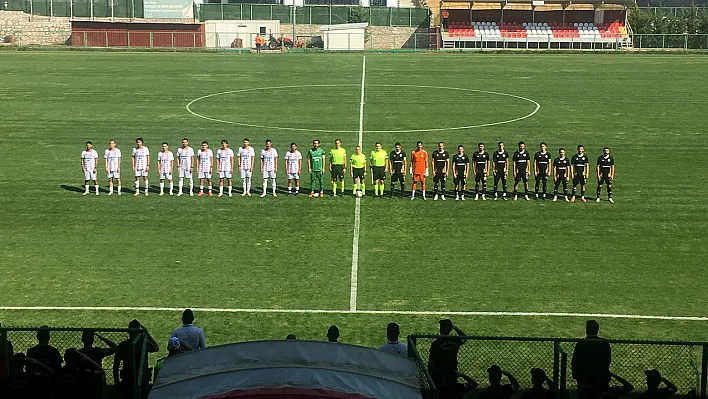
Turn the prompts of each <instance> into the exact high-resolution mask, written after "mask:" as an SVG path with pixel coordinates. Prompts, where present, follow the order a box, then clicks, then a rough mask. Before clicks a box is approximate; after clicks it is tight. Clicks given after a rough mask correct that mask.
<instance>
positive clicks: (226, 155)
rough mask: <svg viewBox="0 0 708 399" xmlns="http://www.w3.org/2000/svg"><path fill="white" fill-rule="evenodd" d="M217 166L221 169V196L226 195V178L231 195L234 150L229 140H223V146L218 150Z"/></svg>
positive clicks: (230, 195)
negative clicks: (230, 146)
mask: <svg viewBox="0 0 708 399" xmlns="http://www.w3.org/2000/svg"><path fill="white" fill-rule="evenodd" d="M216 160H217V162H218V164H217V167H218V169H219V197H221V196H223V195H224V179H226V180H228V183H229V197H232V196H233V195H232V194H231V189H232V187H231V176H233V174H234V150H232V149H231V148H229V142H228V141H226V140H221V148H220V149H219V150H218V151H216Z"/></svg>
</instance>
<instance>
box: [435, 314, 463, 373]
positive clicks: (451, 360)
mask: <svg viewBox="0 0 708 399" xmlns="http://www.w3.org/2000/svg"><path fill="white" fill-rule="evenodd" d="M439 323H440V335H442V337H440V338H438V339H436V340H435V341H433V342H432V343H431V344H430V355H429V357H428V370H429V371H430V377H431V378H432V379H433V383H434V384H435V386H438V385H442V376H443V374H444V373H445V372H446V371H447V369H451V370H453V371H457V352H459V351H460V347H462V345H464V343H465V340H464V339H463V338H460V337H459V336H458V337H454V336H450V333H452V331H453V330H454V331H455V332H456V333H457V335H463V336H464V335H465V333H464V331H462V330H460V329H459V328H457V326H456V325H454V324H452V320H450V319H444V320H440V322H439Z"/></svg>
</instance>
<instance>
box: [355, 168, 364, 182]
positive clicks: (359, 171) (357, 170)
mask: <svg viewBox="0 0 708 399" xmlns="http://www.w3.org/2000/svg"><path fill="white" fill-rule="evenodd" d="M352 177H353V178H354V180H356V179H361V180H364V168H352Z"/></svg>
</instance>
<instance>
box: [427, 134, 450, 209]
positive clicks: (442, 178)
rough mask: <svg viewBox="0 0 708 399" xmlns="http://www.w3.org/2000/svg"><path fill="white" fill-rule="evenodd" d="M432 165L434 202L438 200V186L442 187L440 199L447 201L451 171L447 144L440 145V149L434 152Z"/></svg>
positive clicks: (441, 143)
mask: <svg viewBox="0 0 708 399" xmlns="http://www.w3.org/2000/svg"><path fill="white" fill-rule="evenodd" d="M430 162H431V163H432V167H433V170H434V171H435V172H434V173H435V176H434V177H433V183H434V186H433V193H434V194H435V195H434V196H433V201H437V200H438V184H439V185H440V193H441V195H440V199H442V200H443V201H445V183H446V181H447V174H448V173H449V170H450V153H449V152H447V151H446V150H445V143H443V142H442V141H441V142H439V143H438V149H437V150H435V151H433V157H432V159H431V161H430Z"/></svg>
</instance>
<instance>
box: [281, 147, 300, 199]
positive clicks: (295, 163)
mask: <svg viewBox="0 0 708 399" xmlns="http://www.w3.org/2000/svg"><path fill="white" fill-rule="evenodd" d="M285 167H286V172H287V173H288V195H290V194H292V192H293V180H295V195H298V194H300V172H301V171H302V154H300V151H298V150H297V144H295V143H290V151H288V152H286V153H285Z"/></svg>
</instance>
